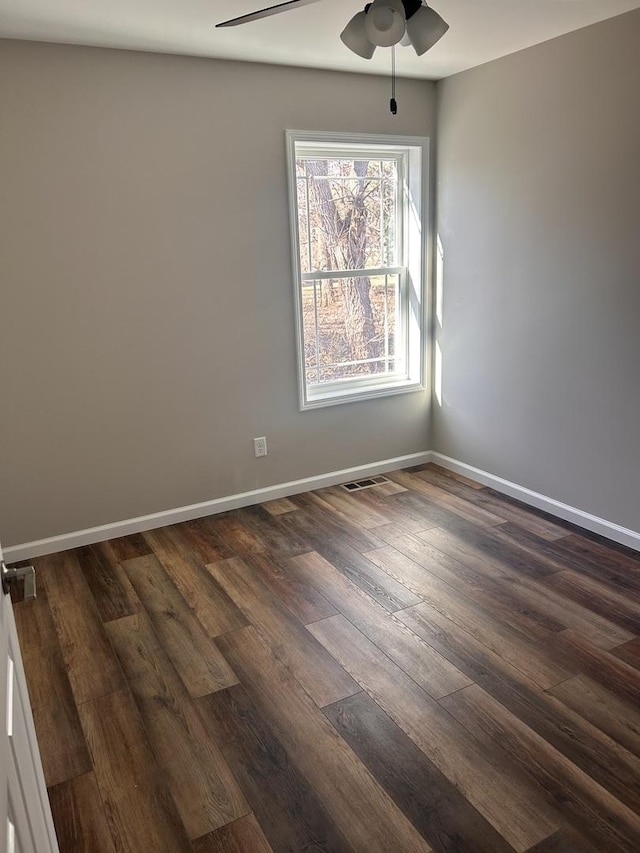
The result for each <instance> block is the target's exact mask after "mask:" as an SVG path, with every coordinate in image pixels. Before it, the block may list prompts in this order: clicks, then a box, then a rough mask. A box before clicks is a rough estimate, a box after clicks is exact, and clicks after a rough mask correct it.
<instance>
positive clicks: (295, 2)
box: [217, 0, 449, 59]
mask: <svg viewBox="0 0 640 853" xmlns="http://www.w3.org/2000/svg"><path fill="white" fill-rule="evenodd" d="M318 2H319V0H287V2H285V3H278V4H276V5H275V6H268V7H267V8H266V9H260V10H259V11H257V12H251V13H249V14H248V15H240V16H239V17H238V18H231V20H229V21H223V22H222V23H221V24H217V26H218V27H236V26H238V24H248V23H249V22H250V21H257V20H259V19H261V18H268V17H270V16H271V15H277V14H279V13H280V12H288V11H290V10H291V9H297V8H299V7H300V6H309V5H310V4H311V3H318ZM448 29H449V24H447V23H446V21H444V20H443V19H442V18H441V17H440V15H439V14H438V13H437V12H436V11H435V9H432V8H431V7H430V6H428V5H427V4H426V2H423V0H373V2H372V3H367V5H366V6H365V7H364V10H363V11H362V12H358V13H357V14H356V15H354V17H353V18H351V20H350V21H349V23H348V24H347V26H346V27H345V28H344V30H343V31H342V33H341V34H340V38H341V39H342V41H343V43H344V44H345V45H346V46H347V47H348V48H349V50H352V51H353V52H354V53H356V54H358V56H361V57H362V58H363V59H371V57H372V56H373V54H374V52H375V49H376V47H392V46H395V45H396V44H402V45H403V46H408V45H413V48H414V50H415V51H416V53H417V54H418V56H422V54H423V53H426V52H427V50H429V48H431V47H433V45H434V44H435V43H436V42H437V41H439V40H440V39H441V38H442V36H443V35H444V34H445V33H446V32H447V30H448Z"/></svg>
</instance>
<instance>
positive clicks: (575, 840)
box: [527, 827, 602, 853]
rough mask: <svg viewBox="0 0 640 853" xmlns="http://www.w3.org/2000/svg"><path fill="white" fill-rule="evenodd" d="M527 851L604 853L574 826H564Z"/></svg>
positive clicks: (532, 852)
mask: <svg viewBox="0 0 640 853" xmlns="http://www.w3.org/2000/svg"><path fill="white" fill-rule="evenodd" d="M527 853H602V850H601V849H600V848H599V847H596V846H594V845H593V844H591V842H590V841H587V839H586V838H585V837H584V835H582V834H580V833H579V832H578V831H577V830H576V829H574V828H573V827H564V828H563V829H561V830H559V831H558V832H554V834H553V835H551V836H550V837H549V838H546V839H545V840H544V841H541V842H540V844H536V846H535V847H531V848H530V849H529V850H528V851H527Z"/></svg>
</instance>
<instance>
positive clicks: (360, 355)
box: [302, 274, 400, 385]
mask: <svg viewBox="0 0 640 853" xmlns="http://www.w3.org/2000/svg"><path fill="white" fill-rule="evenodd" d="M399 287H400V276H399V275H397V274H389V275H379V276H371V277H370V276H361V277H357V278H335V279H322V280H321V279H316V280H315V281H305V282H303V285H302V310H303V328H304V348H305V371H306V378H307V384H309V385H321V384H323V383H327V382H336V381H339V380H342V379H357V378H360V377H367V376H371V377H374V376H380V375H385V374H387V375H388V374H393V373H396V372H397V371H398V370H399V369H400V363H399V362H400V359H399V353H398V352H397V339H398V326H399V324H398V307H399Z"/></svg>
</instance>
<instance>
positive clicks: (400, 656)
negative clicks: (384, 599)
mask: <svg viewBox="0 0 640 853" xmlns="http://www.w3.org/2000/svg"><path fill="white" fill-rule="evenodd" d="M289 565H290V566H291V567H292V569H294V570H295V571H297V572H299V573H300V574H301V576H302V577H303V578H304V579H305V580H307V581H308V582H309V583H313V584H315V585H316V586H317V587H318V589H320V590H321V591H322V592H323V593H324V594H325V595H326V596H327V597H330V600H331V602H332V604H334V605H335V606H336V608H337V609H338V610H339V611H340V612H341V613H342V614H343V615H344V616H346V617H347V618H348V619H349V620H350V621H352V622H353V623H354V624H355V625H357V626H358V628H360V630H361V631H362V632H363V633H364V634H365V636H367V637H369V639H370V640H371V641H372V642H374V643H375V644H376V645H377V646H378V647H379V648H381V649H383V650H384V651H385V652H386V653H387V654H388V655H389V656H390V657H391V658H392V659H393V660H394V661H395V662H396V663H397V664H398V666H400V667H401V668H402V669H403V670H404V671H405V672H406V673H407V674H408V675H410V676H411V678H413V679H414V681H415V682H416V683H417V684H419V685H420V686H421V687H422V688H423V689H424V690H426V691H427V693H429V694H430V695H431V696H434V697H435V698H439V697H440V696H446V695H447V693H451V692H452V691H453V690H459V689H460V688H461V687H464V686H465V685H467V684H468V683H469V679H468V678H466V677H465V676H464V675H463V674H462V673H461V672H459V670H457V669H456V668H455V667H454V666H453V665H452V664H451V663H449V661H447V660H445V659H444V658H443V657H442V656H441V655H440V654H438V653H437V652H435V651H434V650H433V649H432V648H431V647H430V646H428V645H426V644H425V643H423V642H422V641H421V640H420V639H419V638H418V637H416V636H415V634H413V633H412V632H411V631H410V630H407V628H406V627H405V626H404V625H403V624H401V623H400V622H398V621H397V620H396V619H394V618H393V617H392V616H391V615H390V614H387V613H386V612H385V611H384V610H382V609H381V608H380V607H378V605H377V604H375V602H373V601H371V600H370V599H368V598H367V596H366V595H365V594H364V593H363V592H361V591H360V590H359V589H358V588H357V587H354V585H353V584H351V583H350V582H349V581H348V580H347V579H346V578H345V577H343V576H342V574H341V573H340V572H339V571H338V570H337V569H336V568H335V567H334V566H332V565H331V563H328V562H327V561H326V560H325V559H324V558H323V557H321V556H320V555H319V554H315V553H310V554H303V555H301V556H298V557H293V558H292V559H291V560H290V561H289Z"/></svg>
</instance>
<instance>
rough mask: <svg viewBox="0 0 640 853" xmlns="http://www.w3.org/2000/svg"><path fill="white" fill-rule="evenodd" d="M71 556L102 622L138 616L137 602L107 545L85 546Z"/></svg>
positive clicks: (138, 607) (111, 550)
mask: <svg viewBox="0 0 640 853" xmlns="http://www.w3.org/2000/svg"><path fill="white" fill-rule="evenodd" d="M74 553H75V555H76V558H77V560H78V562H79V563H80V568H81V569H82V574H83V575H84V577H85V580H86V582H87V585H88V586H89V589H90V590H91V594H92V595H93V600H94V601H95V603H96V607H97V608H98V613H99V614H100V618H101V619H102V621H103V622H110V621H111V620H112V619H120V618H121V617H122V616H130V615H131V614H132V613H137V612H138V610H139V609H140V606H141V605H140V602H139V600H138V597H137V595H136V594H135V591H134V589H133V587H132V586H131V582H130V581H129V579H128V577H127V576H126V575H125V573H124V571H123V570H122V566H120V563H119V561H118V559H117V557H116V553H115V551H114V550H113V548H112V546H111V543H109V542H99V543H98V544H97V545H87V546H85V547H84V548H77V549H76V551H75V552H74Z"/></svg>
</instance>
